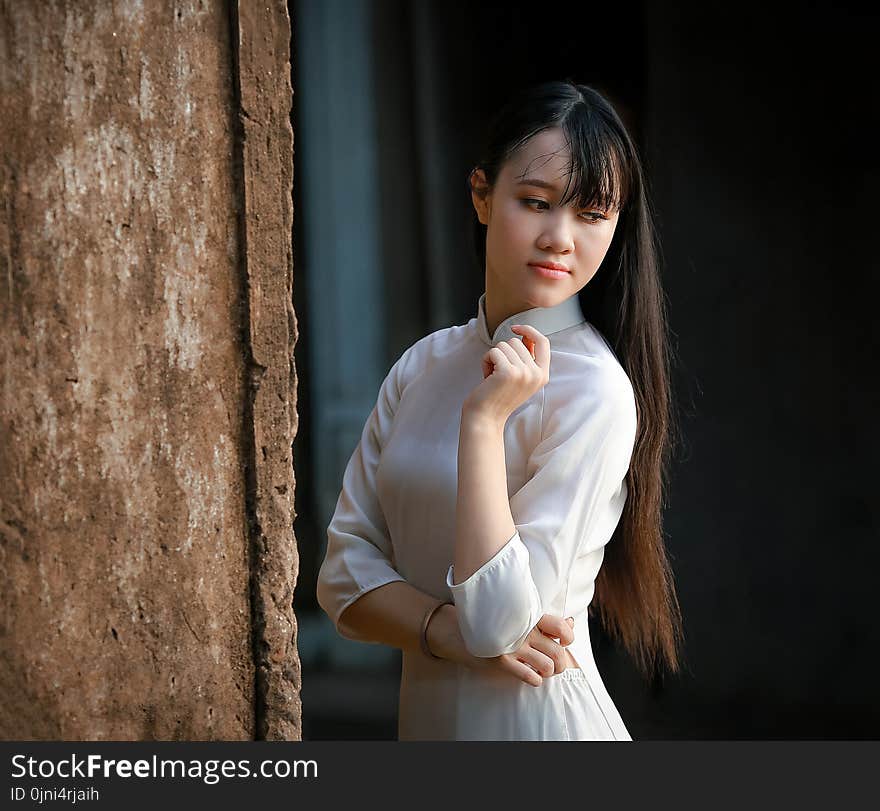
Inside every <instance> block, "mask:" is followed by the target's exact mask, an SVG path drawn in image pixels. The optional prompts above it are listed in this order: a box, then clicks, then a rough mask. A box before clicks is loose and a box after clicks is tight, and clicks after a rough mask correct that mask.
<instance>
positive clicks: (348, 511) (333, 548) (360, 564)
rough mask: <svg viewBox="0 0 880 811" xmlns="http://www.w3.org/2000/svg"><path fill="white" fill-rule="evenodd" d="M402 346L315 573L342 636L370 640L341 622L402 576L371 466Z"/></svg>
mask: <svg viewBox="0 0 880 811" xmlns="http://www.w3.org/2000/svg"><path fill="white" fill-rule="evenodd" d="M412 350H413V347H410V348H409V349H407V350H406V351H405V352H404V353H403V355H401V357H400V358H399V359H398V360H397V362H396V363H395V364H394V365H393V366H392V367H391V370H390V371H389V372H388V374H387V375H386V377H385V379H384V380H383V382H382V385H381V387H380V388H379V395H378V397H377V399H376V404H375V406H374V407H373V410H372V411H371V412H370V416H369V417H368V418H367V421H366V424H365V425H364V429H363V431H362V433H361V438H360V441H359V442H358V445H357V447H356V448H355V450H354V453H352V455H351V458H350V459H349V461H348V464H347V465H346V468H345V473H344V475H343V480H342V491H341V492H340V494H339V498H338V499H337V502H336V509H335V511H334V513H333V517H332V518H331V520H330V524H329V526H328V527H327V552H326V555H325V556H324V561H323V563H322V564H321V567H320V569H319V571H318V582H317V599H318V604H319V605H320V606H321V608H322V609H323V610H324V612H325V613H326V614H327V615H328V616H329V617H330V619H332V620H333V624H334V625H335V626H336V630H337V632H338V633H339V634H340V635H341V636H343V637H345V638H346V639H353V640H356V641H359V642H373V641H374V640H371V639H366V638H365V637H363V636H361V635H359V634H358V632H357V631H355V629H353V628H351V627H349V626H347V625H346V624H345V622H343V621H340V616H341V614H342V612H343V611H344V610H345V609H346V608H348V606H349V605H351V603H353V602H354V601H355V600H357V599H358V597H360V596H361V595H363V594H365V593H366V592H368V591H371V590H372V589H375V588H378V587H379V586H383V585H385V584H386V583H392V582H394V581H395V580H404V581H405V579H406V578H404V577H403V576H402V575H401V574H400V572H398V571H397V570H396V569H395V568H394V566H393V563H392V560H393V553H392V547H391V539H390V537H389V533H388V527H387V525H386V523H385V517H384V515H383V513H382V507H381V504H380V503H379V499H378V496H377V492H376V469H377V467H378V465H379V460H380V458H381V454H382V449H383V448H384V447H385V443H386V441H387V439H388V436H389V434H390V432H391V426H392V424H393V422H394V415H395V412H396V410H397V405H398V403H399V402H400V397H401V392H402V386H403V371H404V368H405V367H406V365H407V362H408V360H409V358H410V356H411V355H412Z"/></svg>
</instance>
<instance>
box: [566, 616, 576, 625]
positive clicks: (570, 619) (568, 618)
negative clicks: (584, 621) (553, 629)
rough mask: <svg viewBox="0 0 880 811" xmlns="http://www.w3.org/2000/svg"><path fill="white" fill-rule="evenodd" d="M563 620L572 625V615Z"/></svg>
mask: <svg viewBox="0 0 880 811" xmlns="http://www.w3.org/2000/svg"><path fill="white" fill-rule="evenodd" d="M565 621H566V622H567V623H569V624H570V625H574V617H566V618H565Z"/></svg>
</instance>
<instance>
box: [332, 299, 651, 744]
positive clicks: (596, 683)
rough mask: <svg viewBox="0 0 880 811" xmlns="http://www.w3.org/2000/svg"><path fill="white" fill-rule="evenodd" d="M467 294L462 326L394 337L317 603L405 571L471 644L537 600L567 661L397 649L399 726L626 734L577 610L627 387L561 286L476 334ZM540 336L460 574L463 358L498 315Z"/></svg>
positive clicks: (505, 736) (619, 467)
mask: <svg viewBox="0 0 880 811" xmlns="http://www.w3.org/2000/svg"><path fill="white" fill-rule="evenodd" d="M484 305H485V294H483V295H482V296H481V297H480V299H479V302H478V305H477V315H476V317H474V318H471V319H470V321H468V322H467V324H464V325H457V326H453V327H449V328H446V329H441V330H438V331H436V332H433V333H431V334H430V335H427V336H425V337H424V338H422V339H420V340H419V341H417V342H416V343H415V344H413V345H412V346H411V347H409V348H408V349H407V350H406V351H405V352H404V353H403V354H402V355H401V357H400V358H399V359H398V360H397V362H396V363H395V364H394V365H393V366H392V368H391V370H390V371H389V372H388V375H387V376H386V377H385V379H384V381H383V383H382V385H381V388H380V390H379V395H378V398H377V402H376V405H375V407H374V409H373V411H372V412H371V414H370V416H369V418H368V420H367V423H366V425H365V426H364V429H363V433H362V435H361V439H360V442H359V444H358V446H357V448H356V449H355V451H354V453H353V454H352V456H351V458H350V460H349V462H348V465H347V467H346V469H345V474H344V477H343V486H342V491H341V493H340V495H339V499H338V501H337V504H336V510H335V512H334V514H333V517H332V520H331V522H330V525H329V527H328V529H327V539H328V545H327V553H326V556H325V558H324V561H323V563H322V565H321V569H320V572H319V577H318V586H317V597H318V602H319V604H320V605H321V607H322V609H323V610H324V611H325V612H326V613H327V614H328V616H329V617H330V618H331V619H332V620H333V622H334V624H335V625H336V628H337V631H338V632H339V633H340V634H341V635H342V636H344V637H346V638H349V639H355V640H361V641H367V642H368V641H371V640H367V639H364V638H363V637H361V636H359V635H358V634H357V632H356V631H355V630H354V629H352V628H350V627H347V626H346V625H345V623H344V622H340V615H341V614H342V612H343V611H344V609H345V608H347V607H348V606H349V605H350V604H351V603H352V602H354V601H355V600H356V599H357V598H358V597H360V596H361V595H363V594H364V593H366V592H368V591H370V590H371V589H374V588H377V587H379V586H382V585H384V584H386V583H390V582H393V581H396V580H405V581H407V582H409V583H410V584H411V585H413V586H415V587H416V588H418V589H420V590H421V591H424V592H427V593H429V594H432V595H433V596H435V597H437V598H438V599H442V600H451V601H453V602H454V603H455V606H456V609H457V614H458V618H459V623H460V626H461V632H462V636H463V638H464V640H465V644H466V645H467V647H468V649H469V650H470V651H471V653H473V654H474V655H476V656H498V655H500V654H502V653H511V652H513V651H515V650H517V649H518V648H519V647H520V646H521V645H522V643H523V642H524V641H525V638H526V637H527V636H528V634H529V632H530V631H531V629H532V628H534V626H535V625H537V623H538V621H539V620H540V618H541V617H542V615H544V614H554V615H557V616H560V617H569V616H571V617H574V620H575V623H574V633H575V641H574V642H573V643H572V644H571V645H570V646H569V647H568V650H569V652H570V653H571V654H572V656H573V657H574V659H575V660H576V661H577V663H578V664H579V666H580V668H579V669H578V668H568V669H566V670H565V671H563V672H562V673H559V674H557V675H554V676H550V677H546V678H544V680H543V683H542V685H541V686H540V687H534V686H532V685H529V684H526V683H525V682H523V681H521V680H519V679H517V678H516V677H514V676H511V675H509V674H506V673H495V672H491V671H490V672H489V673H486V672H483V671H475V670H472V669H471V668H467V667H464V666H461V665H457V664H455V663H454V662H449V661H446V660H434V659H429V658H428V657H426V656H424V655H423V654H421V653H417V654H412V653H407V652H404V654H403V666H402V675H401V684H400V700H399V714H398V738H399V740H591V739H598V740H632V739H631V737H630V735H629V733H628V731H627V729H626V726H625V725H624V723H623V721H622V719H621V717H620V714H619V713H618V711H617V709H616V708H615V706H614V703H613V701H612V699H611V697H610V695H609V694H608V691H607V690H606V688H605V685H604V684H603V682H602V679H601V677H600V675H599V672H598V670H597V668H596V664H595V661H594V658H593V653H592V648H591V645H590V639H589V626H588V622H587V608H588V606H589V604H590V601H591V600H592V598H593V593H594V586H595V579H596V576H597V574H598V572H599V568H600V566H601V565H602V559H603V556H604V548H605V545H606V544H607V543H608V541H609V540H610V539H611V536H612V534H613V532H614V530H615V528H616V526H617V524H618V522H619V520H620V517H621V515H622V513H623V507H624V503H625V501H626V497H627V487H626V483H625V480H624V479H625V476H626V473H627V470H628V468H629V464H630V461H631V456H632V450H633V446H634V442H635V435H636V406H635V398H634V395H633V389H632V385H631V383H630V381H629V378H628V377H627V375H626V372H625V371H624V369H623V367H622V366H621V365H620V363H619V362H618V360H617V358H616V357H615V355H614V353H613V352H612V350H611V349H610V347H609V345H608V344H607V342H606V341H605V339H604V338H603V336H602V335H601V334H600V332H599V331H598V330H597V329H596V328H595V327H593V326H592V325H591V324H590V323H589V322H588V321H586V320H585V318H584V315H583V312H582V310H581V307H580V303H579V301H578V297H577V295H574V296H572V297H571V298H569V299H567V300H565V301H563V302H561V303H560V304H558V305H556V306H554V307H546V308H533V309H530V310H526V311H524V312H521V313H517V314H515V315H512V316H510V317H509V318H507V319H505V320H504V321H503V322H502V323H501V324H500V325H499V326H498V328H497V329H496V330H495V333H494V335H492V336H490V335H489V332H488V328H487V324H486V316H485V309H484ZM514 324H531V325H532V326H534V327H535V328H536V329H538V330H539V331H540V332H542V333H543V334H544V335H546V336H547V337H548V338H549V339H550V347H551V358H550V380H549V382H548V383H547V385H546V386H544V387H543V388H542V389H541V390H540V391H538V392H537V393H535V394H534V395H533V396H532V397H530V398H529V399H528V400H527V401H526V402H524V403H523V404H522V405H521V406H520V407H519V408H517V410H516V411H514V412H513V414H511V416H510V417H509V419H508V420H507V423H506V425H505V428H504V449H505V463H506V468H507V491H508V494H509V498H510V511H511V514H512V517H513V520H514V525H515V527H516V532H515V534H514V535H513V537H511V538H510V539H509V540H508V541H507V543H506V544H505V546H504V547H503V548H502V549H500V550H499V551H498V552H497V553H496V554H495V555H494V556H493V557H492V558H491V559H490V560H488V561H486V563H485V564H484V565H483V566H481V567H480V568H479V569H478V570H477V571H476V572H474V573H473V574H472V575H471V576H470V577H468V578H467V579H466V580H464V582H462V583H457V584H456V583H455V578H454V570H453V567H452V565H451V563H452V558H453V547H454V537H455V536H454V531H455V510H456V498H457V480H458V470H457V468H458V459H457V456H458V441H459V428H460V419H461V407H462V404H463V402H464V400H465V398H466V397H467V396H468V394H470V392H471V391H473V389H474V388H476V387H477V386H478V385H479V384H480V382H481V381H482V379H483V377H482V368H481V358H482V356H483V355H484V354H485V353H486V351H488V349H489V348H490V347H492V346H494V345H495V344H497V343H498V342H500V341H505V340H509V339H510V338H514V337H518V336H516V333H514V332H512V331H511V329H510V327H511V326H512V325H514Z"/></svg>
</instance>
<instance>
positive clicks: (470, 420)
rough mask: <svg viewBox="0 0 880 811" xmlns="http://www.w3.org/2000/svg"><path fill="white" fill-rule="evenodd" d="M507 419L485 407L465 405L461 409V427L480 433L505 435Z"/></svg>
mask: <svg viewBox="0 0 880 811" xmlns="http://www.w3.org/2000/svg"><path fill="white" fill-rule="evenodd" d="M506 422H507V417H503V418H502V417H501V416H500V415H498V414H494V413H492V412H491V411H489V410H488V409H486V408H485V407H484V406H481V405H469V404H468V403H465V404H464V406H463V407H462V409H461V427H462V429H463V430H470V431H475V432H479V433H503V431H504V426H505V424H506Z"/></svg>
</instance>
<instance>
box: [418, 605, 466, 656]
mask: <svg viewBox="0 0 880 811" xmlns="http://www.w3.org/2000/svg"><path fill="white" fill-rule="evenodd" d="M458 633H459V628H458V615H457V614H456V611H455V606H454V605H442V606H440V608H438V609H437V610H436V611H435V612H434V615H433V616H432V617H431V621H430V622H429V623H428V628H427V630H426V632H425V639H426V640H427V643H428V647H429V648H430V650H431V653H433V654H434V655H435V656H439V657H440V658H441V659H448V660H452V661H454V660H455V658H456V655H457V653H456V643H455V640H456V635H457V634H458Z"/></svg>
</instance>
